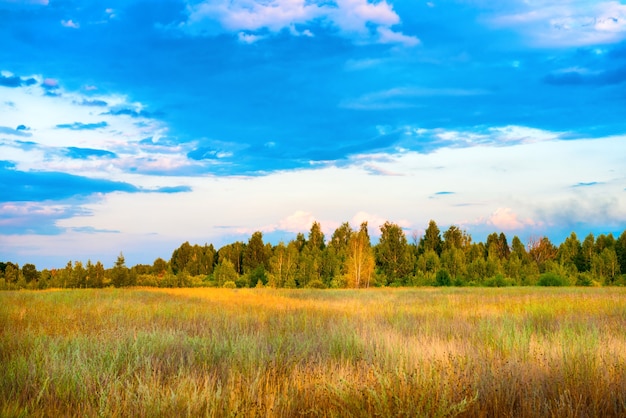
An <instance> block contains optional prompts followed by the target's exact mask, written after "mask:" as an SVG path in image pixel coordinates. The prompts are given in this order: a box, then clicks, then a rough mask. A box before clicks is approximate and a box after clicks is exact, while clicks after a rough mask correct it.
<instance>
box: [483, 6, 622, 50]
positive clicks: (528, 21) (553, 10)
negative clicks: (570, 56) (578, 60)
mask: <svg viewBox="0 0 626 418" xmlns="http://www.w3.org/2000/svg"><path fill="white" fill-rule="evenodd" d="M513 3H514V4H515V5H516V6H517V10H516V11H515V12H514V13H502V14H498V15H495V16H493V17H492V19H491V23H492V24H493V25H495V26H497V27H508V28H513V29H515V30H518V31H520V32H521V33H522V34H523V35H524V36H525V37H527V39H529V41H530V42H531V43H532V44H534V45H535V46H539V47H559V48H566V47H573V46H574V47H575V46H588V45H601V44H610V43H614V42H618V41H621V40H623V39H625V38H626V5H624V4H622V3H621V2H618V1H598V2H595V1H594V2H589V1H585V0H568V1H559V0H540V1H535V2H526V1H524V2H521V1H515V2H513Z"/></svg>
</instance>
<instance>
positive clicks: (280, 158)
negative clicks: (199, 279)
mask: <svg viewBox="0 0 626 418" xmlns="http://www.w3.org/2000/svg"><path fill="white" fill-rule="evenodd" d="M431 219H433V220H435V221H436V222H437V224H438V226H439V227H440V229H441V231H442V232H443V231H444V230H445V229H447V228H448V227H449V226H450V225H456V226H459V227H460V228H462V229H464V230H466V231H467V232H468V233H469V234H470V235H471V236H472V237H473V239H474V241H483V240H484V239H485V238H486V236H487V235H488V234H490V233H492V232H498V233H499V232H504V233H505V234H506V236H507V237H508V238H509V242H510V240H511V239H512V237H513V236H515V235H517V236H519V237H520V238H521V239H522V241H527V240H529V239H531V238H534V237H539V236H547V237H549V238H550V239H551V240H552V241H553V242H555V243H557V244H558V243H560V242H561V241H562V240H563V239H564V238H565V237H567V236H568V235H569V234H570V233H571V232H573V231H574V232H576V233H577V235H578V236H579V238H580V239H581V240H582V238H584V236H586V235H587V234H589V233H593V234H595V235H596V236H597V235H599V234H606V233H613V234H620V233H621V232H622V231H624V230H625V229H626V2H623V1H604V0H593V1H588V0H447V1H443V0H441V1H439V0H432V1H421V0H382V1H375V0H159V1H144V0H141V1H139V0H99V1H89V0H80V1H73V0H67V1H54V0H25V1H17V0H0V260H5V261H12V262H17V263H19V264H20V265H23V264H24V263H33V264H35V265H36V266H37V267H38V268H40V269H41V268H53V267H62V266H64V265H65V264H66V263H67V261H71V260H74V261H76V260H78V261H83V262H85V261H86V260H91V261H93V262H95V261H97V260H98V261H102V262H103V263H104V265H105V266H111V265H113V263H114V262H115V260H116V259H117V257H118V255H119V254H120V252H122V253H123V255H124V257H125V260H126V264H127V265H129V266H130V265H135V264H138V263H144V264H152V262H153V261H154V260H155V259H156V258H158V257H161V258H164V259H166V260H167V259H169V258H170V256H171V254H172V251H173V250H174V249H175V248H177V247H178V246H180V244H182V243H183V242H185V241H189V242H190V243H192V244H195V243H197V244H200V245H203V244H204V243H213V244H214V245H215V246H216V247H217V248H219V247H220V246H222V245H225V244H228V243H232V242H234V241H237V240H241V241H244V242H246V241H247V240H248V239H249V237H250V236H251V234H252V233H253V232H255V231H261V232H262V233H263V236H264V238H265V240H266V242H272V243H274V244H277V243H278V242H279V241H281V240H282V241H284V242H288V241H289V240H291V239H293V238H294V237H295V235H296V234H297V233H298V232H303V233H305V234H306V233H307V232H308V231H309V229H310V227H311V225H312V223H313V222H314V221H318V222H320V224H321V226H322V230H323V232H324V233H325V235H326V238H330V236H331V235H332V232H333V231H334V230H335V229H336V228H337V227H338V226H339V225H341V223H343V222H350V224H351V225H352V226H353V227H355V228H358V226H359V225H360V223H361V222H363V221H367V222H368V226H369V230H370V234H371V236H372V238H373V240H374V241H376V239H377V236H379V234H380V230H379V228H380V225H382V224H383V223H384V222H385V221H390V222H394V223H396V224H398V225H400V226H401V227H402V228H404V230H405V233H406V235H407V237H409V240H410V241H411V240H412V239H413V238H412V237H419V236H420V235H421V234H423V232H424V229H425V228H426V227H427V226H428V222H429V220H431Z"/></svg>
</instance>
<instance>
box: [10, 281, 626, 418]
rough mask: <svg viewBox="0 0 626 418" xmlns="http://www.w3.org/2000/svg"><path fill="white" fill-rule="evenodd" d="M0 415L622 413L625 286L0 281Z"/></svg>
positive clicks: (625, 398)
mask: <svg viewBox="0 0 626 418" xmlns="http://www.w3.org/2000/svg"><path fill="white" fill-rule="evenodd" d="M0 415H1V416H3V417H12V416H24V417H26V416H28V417H38V416H49V417H58V416H81V417H85V416H86V417H92V416H106V417H110V416H113V417H114V416H124V417H126V416H133V417H157V416H167V417H170V416H191V417H199V416H217V417H221V416H261V417H295V416H324V417H350V416H355V417H356V416H389V417H398V416H429V417H431V416H433V417H435V416H468V417H495V416H498V417H502V416H510V417H525V416H542V417H546V416H554V417H589V416H602V417H611V416H615V417H617V416H622V417H623V416H626V289H621V288H612V289H611V288H585V289H579V288H558V289H547V288H546V289H543V288H542V289H539V288H507V289H485V288H482V289H464V288H461V289H437V290H434V289H381V290H367V291H347V290H343V291H328V290H326V291H315V290H271V289H246V290H230V289H173V290H164V289H161V290H156V289H125V290H115V289H105V290H62V291H42V292H30V291H19V292H0Z"/></svg>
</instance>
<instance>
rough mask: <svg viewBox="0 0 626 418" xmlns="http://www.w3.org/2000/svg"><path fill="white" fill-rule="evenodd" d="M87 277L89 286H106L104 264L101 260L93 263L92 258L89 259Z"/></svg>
mask: <svg viewBox="0 0 626 418" xmlns="http://www.w3.org/2000/svg"><path fill="white" fill-rule="evenodd" d="M86 268H87V278H86V282H87V285H88V287H96V288H100V287H103V286H104V284H105V283H104V282H105V278H104V266H103V265H102V263H101V262H100V261H98V262H96V264H92V262H91V260H88V261H87V267H86Z"/></svg>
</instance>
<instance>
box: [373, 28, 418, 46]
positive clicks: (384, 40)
mask: <svg viewBox="0 0 626 418" xmlns="http://www.w3.org/2000/svg"><path fill="white" fill-rule="evenodd" d="M378 35H379V42H380V43H381V44H403V45H405V46H416V45H419V43H420V40H419V39H417V38H416V37H415V36H407V35H404V34H402V33H400V32H394V31H393V30H391V29H389V28H388V27H385V26H379V27H378Z"/></svg>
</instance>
